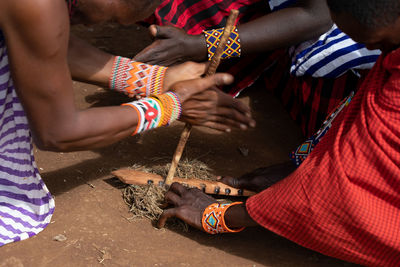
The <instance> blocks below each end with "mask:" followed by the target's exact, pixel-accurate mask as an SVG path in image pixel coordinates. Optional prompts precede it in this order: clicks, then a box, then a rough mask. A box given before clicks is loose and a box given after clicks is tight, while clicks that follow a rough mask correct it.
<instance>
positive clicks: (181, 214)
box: [157, 183, 258, 230]
mask: <svg viewBox="0 0 400 267" xmlns="http://www.w3.org/2000/svg"><path fill="white" fill-rule="evenodd" d="M165 200H166V202H167V203H168V204H170V205H172V206H173V208H170V209H167V210H165V211H164V212H163V214H162V215H161V217H160V220H159V221H158V224H157V226H158V227H159V228H162V227H164V225H165V223H166V221H167V219H168V218H172V217H177V218H179V219H181V220H183V221H185V222H186V223H188V224H189V225H191V226H193V227H195V228H197V229H199V230H203V228H202V223H201V218H202V216H203V212H204V210H205V208H206V207H208V206H209V205H210V204H212V203H215V202H216V200H215V199H214V198H212V197H210V196H208V195H206V194H204V193H203V192H201V191H200V190H199V189H187V188H185V187H184V186H182V185H181V184H179V183H173V184H172V185H171V187H170V189H169V190H168V192H167V193H166V195H165ZM225 223H226V225H227V226H228V227H229V228H232V229H234V228H241V227H250V226H257V225H258V224H257V223H256V222H255V221H254V220H253V219H252V218H251V217H250V215H249V214H248V213H247V210H246V206H245V205H244V204H243V205H236V206H233V207H231V208H229V209H228V210H227V211H226V213H225Z"/></svg>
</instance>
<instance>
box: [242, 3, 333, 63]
mask: <svg viewBox="0 0 400 267" xmlns="http://www.w3.org/2000/svg"><path fill="white" fill-rule="evenodd" d="M319 10H320V9H319ZM324 14H325V15H324ZM289 18H290V19H289ZM331 26H332V22H331V20H330V17H329V13H328V12H327V11H326V10H325V11H324V8H321V10H320V12H318V11H310V10H308V9H306V8H304V7H292V8H286V9H283V10H280V11H277V12H273V13H271V14H269V15H266V16H264V17H261V18H259V19H256V20H254V21H251V22H249V23H246V24H243V25H241V26H239V27H238V29H239V34H240V39H241V46H242V54H243V55H244V54H251V53H258V52H265V51H270V50H273V49H277V48H282V47H289V46H291V45H296V44H298V43H301V42H304V41H307V40H310V39H313V38H316V37H318V36H320V35H321V34H323V33H324V32H326V31H327V30H328V29H329V28H330V27H331Z"/></svg>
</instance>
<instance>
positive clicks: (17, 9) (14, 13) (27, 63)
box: [0, 0, 254, 151]
mask: <svg viewBox="0 0 400 267" xmlns="http://www.w3.org/2000/svg"><path fill="white" fill-rule="evenodd" d="M65 8H66V6H65V2H64V1H63V0H38V1H30V0H18V2H16V1H13V0H9V1H2V2H1V3H0V27H1V29H2V31H3V33H4V34H5V37H6V41H7V47H8V51H9V59H10V66H11V72H12V75H13V80H14V83H15V86H16V88H17V93H18V96H19V98H20V99H21V102H22V104H23V106H24V109H25V111H26V114H27V116H28V120H29V124H30V127H31V129H32V132H33V136H34V139H35V142H36V144H37V145H38V146H39V148H43V149H47V150H55V151H71V150H83V149H92V148H97V147H100V146H106V145H108V144H111V143H113V142H116V141H118V140H120V139H122V138H124V137H127V136H129V135H130V134H131V133H132V131H133V130H134V129H135V128H136V124H137V121H138V118H137V114H136V112H135V111H134V110H133V109H132V108H130V107H126V106H123V107H122V106H118V107H104V108H91V109H87V110H78V109H77V108H76V107H75V104H74V95H73V90H72V81H71V75H70V69H69V65H68V60H67V53H68V52H67V51H68V43H69V42H68V41H69V19H68V15H67V12H66V10H65ZM99 60H100V61H101V60H104V62H106V61H107V60H106V57H104V58H102V59H99ZM98 69H100V70H104V68H98ZM74 71H75V70H73V71H72V72H74ZM78 72H79V71H78ZM80 73H83V72H82V71H81V72H80ZM100 76H101V75H100ZM100 76H99V77H100ZM83 78H85V77H83ZM86 78H87V79H88V80H90V78H89V77H86ZM83 80H85V79H83ZM100 80H101V79H100ZM230 82H232V77H230V76H229V75H223V74H219V75H216V76H212V77H209V78H207V79H197V80H190V81H186V82H181V83H178V84H176V85H175V86H174V88H175V92H176V93H177V94H178V96H179V97H180V99H181V101H182V104H183V110H184V112H183V114H186V113H185V112H186V111H190V110H193V109H195V110H197V109H198V108H196V107H195V106H193V104H190V103H189V104H188V103H187V101H188V100H190V99H191V97H192V96H195V95H197V94H200V95H201V94H211V95H213V96H214V97H210V98H207V101H208V102H210V101H211V102H212V103H213V105H212V106H213V109H211V110H210V112H214V113H217V114H219V111H220V108H221V107H224V109H225V108H227V107H228V106H229V107H231V108H230V110H229V111H230V112H233V113H230V115H232V114H234V116H235V117H236V118H238V117H237V116H239V117H240V118H242V119H244V121H242V123H244V124H246V125H249V124H250V122H251V121H252V119H251V118H250V117H249V116H246V115H245V114H248V113H249V109H248V108H247V107H245V106H244V105H243V104H240V103H236V102H235V103H234V102H229V103H227V100H225V101H222V103H221V100H220V99H219V97H218V96H216V95H215V93H214V90H213V88H214V87H215V86H216V85H224V84H229V83H230ZM208 88H211V89H210V90H207V89H208ZM203 99H204V98H203ZM198 102H199V101H197V102H196V104H197V105H199V103H198ZM203 102H204V101H203ZM220 104H223V106H220ZM200 105H201V104H200ZM239 106H240V107H239ZM236 107H239V109H236ZM228 109H229V108H228ZM236 112H238V113H241V114H236ZM225 114H226V113H225ZM208 115H209V114H207V115H206V117H207V116H208ZM230 115H228V116H230ZM222 117H224V115H222ZM219 119H220V118H219ZM206 121H207V119H206ZM220 121H221V119H220V120H219V121H215V122H214V123H215V124H216V125H218V126H219V127H221V128H223V127H222V126H221V125H222V124H223V123H220ZM235 123H236V122H235ZM253 123H254V122H253ZM225 126H226V129H228V128H229V127H230V126H227V125H225ZM232 126H233V125H232Z"/></svg>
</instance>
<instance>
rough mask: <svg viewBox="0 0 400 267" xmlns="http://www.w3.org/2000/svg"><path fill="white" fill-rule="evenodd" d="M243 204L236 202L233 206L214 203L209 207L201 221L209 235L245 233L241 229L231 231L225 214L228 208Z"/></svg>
mask: <svg viewBox="0 0 400 267" xmlns="http://www.w3.org/2000/svg"><path fill="white" fill-rule="evenodd" d="M240 204H243V202H234V203H231V204H220V203H213V204H211V205H210V206H208V207H207V208H206V209H205V210H204V212H203V218H202V220H201V222H202V225H203V229H204V231H206V232H207V233H209V234H212V235H215V234H221V233H238V232H241V231H243V229H244V227H243V228H240V229H235V230H232V229H229V228H228V227H227V226H226V224H225V218H224V217H225V212H226V210H227V209H228V208H230V207H231V206H234V205H240Z"/></svg>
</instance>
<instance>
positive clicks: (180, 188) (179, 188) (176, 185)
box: [169, 182, 187, 196]
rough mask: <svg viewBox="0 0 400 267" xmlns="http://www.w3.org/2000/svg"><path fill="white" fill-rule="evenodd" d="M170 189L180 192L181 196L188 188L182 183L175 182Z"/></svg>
mask: <svg viewBox="0 0 400 267" xmlns="http://www.w3.org/2000/svg"><path fill="white" fill-rule="evenodd" d="M169 191H172V192H174V193H176V194H178V195H179V196H183V194H185V193H186V191H187V189H186V187H184V186H183V185H181V184H180V183H177V182H174V183H172V184H171V186H170V188H169Z"/></svg>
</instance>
